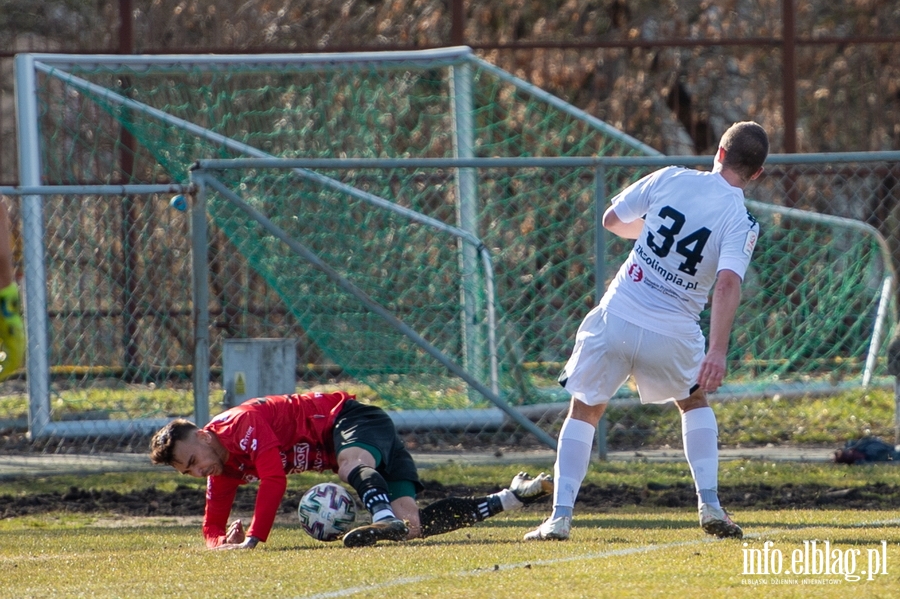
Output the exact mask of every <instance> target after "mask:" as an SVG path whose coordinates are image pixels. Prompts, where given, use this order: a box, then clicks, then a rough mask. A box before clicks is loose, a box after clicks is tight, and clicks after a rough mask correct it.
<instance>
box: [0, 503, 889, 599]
mask: <svg viewBox="0 0 900 599" xmlns="http://www.w3.org/2000/svg"><path fill="white" fill-rule="evenodd" d="M895 516H896V514H895V513H893V512H858V511H795V510H788V511H779V512H772V511H765V512H744V513H742V518H743V520H742V522H743V523H744V524H745V525H746V526H747V529H748V530H752V531H753V532H752V535H753V536H748V537H747V538H745V540H744V542H741V541H734V540H715V539H711V538H709V537H706V536H705V535H703V533H702V532H701V531H700V530H699V527H698V526H697V524H696V521H695V518H696V516H695V514H694V513H692V512H690V511H688V510H657V511H654V512H639V513H624V512H622V513H620V512H616V513H604V514H581V515H579V517H578V518H577V519H576V522H575V528H574V529H573V534H572V538H571V539H570V540H569V541H567V542H564V543H560V542H537V543H535V542H530V543H527V542H524V541H522V540H521V538H522V535H523V534H524V533H525V532H527V531H528V530H530V529H531V528H532V527H534V526H535V525H537V524H538V523H539V522H540V518H539V517H538V516H537V515H536V514H534V513H531V512H524V513H517V514H515V515H510V516H506V515H501V516H498V517H496V518H493V519H491V520H488V521H486V522H484V523H481V524H479V525H477V526H475V527H473V528H469V529H465V530H460V531H456V532H453V533H449V534H447V535H441V536H439V537H434V538H432V539H425V540H416V541H411V542H408V543H385V544H383V545H380V546H378V547H375V548H365V549H355V550H349V549H346V548H344V547H342V546H341V545H340V544H338V543H319V542H316V541H313V540H312V539H310V538H309V537H307V536H306V535H304V534H303V533H302V532H301V531H300V530H299V528H298V527H297V526H296V525H282V526H280V527H279V528H278V530H277V531H276V532H275V533H274V534H273V535H272V537H271V539H270V541H269V542H268V543H266V544H265V545H263V546H261V547H259V548H257V549H256V550H254V551H243V552H235V551H232V552H218V551H208V550H206V549H205V548H203V547H202V544H201V542H200V540H199V536H198V533H197V530H196V527H195V526H187V525H182V524H177V523H168V524H158V525H150V526H140V527H130V526H122V527H119V528H109V527H106V526H101V525H99V524H97V525H95V524H90V523H85V524H84V525H83V526H81V527H66V526H59V527H49V528H44V529H35V528H32V527H30V526H28V525H27V524H26V523H25V522H22V523H21V525H20V526H17V527H7V528H3V529H0V564H2V568H3V572H4V575H3V576H2V577H0V596H7V597H63V598H65V597H85V596H90V597H97V598H105V597H142V598H148V599H151V598H155V597H175V596H178V597H211V598H216V599H227V598H230V597H245V596H247V595H248V594H252V595H254V596H260V597H293V598H298V599H302V598H313V597H316V598H318V599H324V598H326V597H358V598H372V599H374V598H382V597H429V598H438V599H443V598H447V599H451V598H452V599H460V598H463V599H466V598H472V599H476V598H477V599H482V598H485V597H515V596H520V595H521V594H522V589H523V588H527V589H528V597H534V598H537V599H542V598H548V599H549V598H553V599H557V598H558V597H561V596H564V597H579V598H580V597H603V596H610V597H612V596H614V597H666V596H672V595H673V594H677V596H679V597H685V598H688V599H691V598H702V599H707V598H708V597H737V598H742V597H762V596H765V597H806V596H808V597H817V598H819V597H822V598H832V597H833V598H841V599H843V598H845V597H847V596H848V595H853V596H865V597H885V598H886V597H896V596H898V594H900V578H898V576H897V572H898V568H900V528H898V524H897V520H896V518H895ZM812 540H816V541H817V543H818V544H819V546H821V545H822V544H823V543H824V542H825V541H828V542H829V544H830V545H829V546H830V548H831V550H832V551H835V550H837V551H839V552H841V555H842V556H844V555H849V554H847V552H858V553H856V554H854V555H855V557H856V562H855V563H854V564H853V571H852V573H851V572H850V570H849V568H847V567H845V568H844V570H842V571H841V573H838V574H834V573H831V574H827V575H826V574H822V573H819V574H816V573H814V571H815V568H814V567H811V566H813V564H812V563H811V560H806V561H805V562H804V560H803V559H802V555H803V551H804V549H805V547H808V546H809V543H810V542H811V541H812ZM767 542H768V543H769V545H768V547H769V553H768V554H767V555H774V552H775V551H776V550H777V551H778V552H779V553H780V555H781V556H782V562H781V566H780V572H779V573H778V574H775V573H773V572H771V571H770V572H769V573H768V574H759V573H756V572H755V570H753V569H751V570H750V573H748V572H747V566H746V562H745V560H746V556H747V555H748V553H747V551H749V550H756V551H760V552H762V550H763V548H764V547H765V546H766V545H765V544H766V543H767ZM797 552H799V553H797ZM876 555H877V556H878V559H882V556H884V559H885V561H886V564H878V565H879V568H878V569H877V573H876V574H872V575H868V574H862V570H867V571H868V570H869V569H870V568H871V566H870V565H869V564H870V561H869V560H870V559H871V558H872V556H876ZM794 557H800V558H801V559H799V560H797V561H792V558H794ZM867 558H868V560H867ZM842 559H843V558H842ZM770 562H771V560H770ZM846 563H847V564H848V565H849V561H847V562H846ZM873 565H874V564H873ZM804 566H806V568H807V571H808V572H807V573H804ZM770 567H773V568H774V562H771V566H770ZM792 567H796V568H797V570H798V572H799V573H794V572H793V571H791V572H790V573H787V572H786V570H790V568H792ZM871 569H874V568H871ZM885 570H886V572H887V574H884V573H883V571H885ZM853 576H860V579H859V580H850V579H848V578H853ZM869 578H871V580H869ZM761 587H765V588H764V589H763V588H761Z"/></svg>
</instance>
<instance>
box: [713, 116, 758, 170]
mask: <svg viewBox="0 0 900 599" xmlns="http://www.w3.org/2000/svg"><path fill="white" fill-rule="evenodd" d="M719 147H720V148H722V149H724V150H725V160H724V161H723V162H722V166H723V167H726V168H729V169H731V170H733V171H735V172H736V173H737V174H738V175H740V176H741V177H742V178H744V179H749V178H750V177H752V176H753V175H754V174H756V171H758V170H759V169H760V167H761V166H762V165H763V163H764V162H765V161H766V156H768V155H769V136H768V135H766V130H765V129H763V128H762V127H761V126H760V125H759V124H758V123H754V122H753V121H741V122H739V123H735V124H733V125H732V126H731V127H729V128H728V130H727V131H725V133H723V134H722V139H721V140H720V141H719Z"/></svg>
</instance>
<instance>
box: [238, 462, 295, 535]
mask: <svg viewBox="0 0 900 599" xmlns="http://www.w3.org/2000/svg"><path fill="white" fill-rule="evenodd" d="M254 466H256V473H257V475H258V476H259V490H258V491H257V492H256V505H255V507H254V508H253V521H252V522H250V530H248V531H247V536H250V537H256V538H257V539H259V540H260V541H265V540H266V539H268V538H269V531H270V530H272V524H274V523H275V516H276V514H278V508H279V507H281V499H282V498H283V497H284V490H285V489H286V488H287V476H286V475H285V473H284V466H283V465H282V463H281V453H280V452H279V451H278V448H277V447H273V448H271V449H267V450H265V451H263V452H262V453H260V454H259V456H258V457H257V458H256V463H255V464H254Z"/></svg>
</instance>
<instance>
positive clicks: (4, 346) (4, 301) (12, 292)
mask: <svg viewBox="0 0 900 599" xmlns="http://www.w3.org/2000/svg"><path fill="white" fill-rule="evenodd" d="M24 363H25V325H24V324H23V323H22V308H21V305H20V304H19V287H18V286H17V285H16V284H15V283H10V284H9V285H7V286H6V287H4V288H3V289H0V381H2V380H4V379H6V378H8V377H9V376H10V375H11V374H12V373H14V372H15V371H16V370H18V369H19V368H21V367H22V364H24Z"/></svg>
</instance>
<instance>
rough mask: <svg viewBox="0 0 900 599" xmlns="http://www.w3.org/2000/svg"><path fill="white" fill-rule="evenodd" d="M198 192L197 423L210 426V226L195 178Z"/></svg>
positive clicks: (194, 222) (194, 247)
mask: <svg viewBox="0 0 900 599" xmlns="http://www.w3.org/2000/svg"><path fill="white" fill-rule="evenodd" d="M191 180H192V182H194V183H196V185H197V191H196V192H195V193H194V198H193V202H191V208H190V209H191V279H192V284H193V287H192V289H193V304H194V305H193V308H192V311H193V316H194V365H193V366H194V367H193V386H194V422H195V423H196V424H197V425H198V426H203V425H204V424H206V423H207V422H209V287H208V285H209V262H208V255H207V253H208V249H207V248H208V241H207V237H208V234H207V223H206V185H205V184H204V181H203V179H202V177H197V178H196V179H195V178H194V175H193V173H191Z"/></svg>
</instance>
